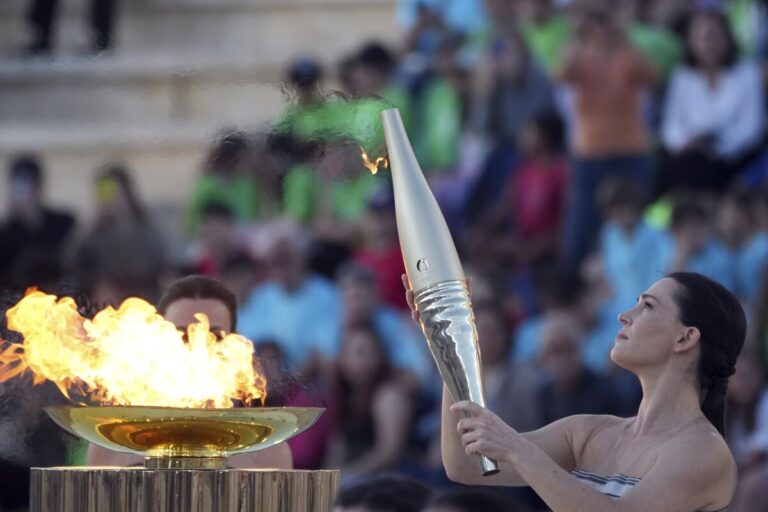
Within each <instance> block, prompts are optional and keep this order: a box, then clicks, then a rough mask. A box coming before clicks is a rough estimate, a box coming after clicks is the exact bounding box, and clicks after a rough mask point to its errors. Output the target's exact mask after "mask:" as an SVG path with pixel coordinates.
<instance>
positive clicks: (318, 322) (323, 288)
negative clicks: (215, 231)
mask: <svg viewBox="0 0 768 512" xmlns="http://www.w3.org/2000/svg"><path fill="white" fill-rule="evenodd" d="M253 245H254V247H253V248H254V250H256V251H260V254H256V256H257V257H262V258H263V260H264V261H265V262H266V265H267V275H268V279H267V281H266V282H264V283H262V284H260V285H258V286H257V287H256V288H254V289H253V291H251V293H250V294H249V296H248V298H247V299H246V301H245V304H244V305H243V306H242V308H241V313H240V318H241V322H240V329H239V332H240V333H242V334H243V335H244V336H246V337H247V338H248V339H251V340H262V339H271V340H274V341H275V342H276V343H277V344H278V345H279V346H280V349H281V350H283V352H284V353H285V355H286V359H287V361H288V365H289V368H291V370H292V371H295V370H298V371H299V373H300V374H304V373H305V372H309V373H313V372H314V371H316V370H318V363H319V362H320V361H322V360H323V359H325V360H330V359H333V358H335V356H336V354H337V353H338V349H339V341H340V332H339V326H340V324H341V316H340V315H341V302H340V298H339V295H338V291H337V290H336V287H335V285H334V284H333V283H331V282H330V281H328V280H326V279H325V278H322V277H319V276H317V275H314V274H312V273H310V272H309V270H308V268H307V257H308V254H307V251H308V248H309V238H308V236H307V234H306V233H305V232H304V231H303V230H302V229H301V228H300V227H298V226H297V225H296V224H294V223H292V222H290V221H287V220H282V221H276V222H274V223H272V224H269V225H267V226H265V227H264V229H263V230H262V232H261V238H258V239H257V240H256V242H255V243H254V244H253Z"/></svg>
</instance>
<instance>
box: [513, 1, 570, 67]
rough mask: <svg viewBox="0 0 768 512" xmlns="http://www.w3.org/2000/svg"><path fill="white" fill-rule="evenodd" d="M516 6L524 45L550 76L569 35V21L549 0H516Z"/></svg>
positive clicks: (558, 62)
mask: <svg viewBox="0 0 768 512" xmlns="http://www.w3.org/2000/svg"><path fill="white" fill-rule="evenodd" d="M515 3H516V4H517V5H516V11H517V12H516V14H517V20H518V24H519V26H520V29H521V31H522V33H523V36H524V37H525V42H526V44H527V45H528V46H529V47H530V49H531V53H533V55H534V56H535V57H536V60H537V61H538V62H539V64H540V65H541V66H542V67H543V68H544V69H545V70H546V71H547V72H548V73H553V72H554V71H555V70H556V69H557V66H558V65H559V64H560V60H561V58H562V50H563V48H564V47H565V45H566V44H567V42H568V37H569V36H570V27H569V26H568V20H567V19H566V17H565V16H563V15H562V14H561V13H558V12H557V11H556V9H555V6H554V5H553V3H554V2H552V0H517V1H516V2H515Z"/></svg>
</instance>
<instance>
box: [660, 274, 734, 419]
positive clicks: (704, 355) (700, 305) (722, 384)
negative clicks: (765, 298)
mask: <svg viewBox="0 0 768 512" xmlns="http://www.w3.org/2000/svg"><path fill="white" fill-rule="evenodd" d="M667 277H668V278H670V279H673V280H674V281H675V282H676V283H677V285H678V289H677V292H676V293H675V294H674V298H675V303H676V304H677V307H678V309H679V311H680V314H679V318H680V322H682V324H683V325H685V326H689V327H695V328H697V329H698V330H699V332H700V333H701V339H700V340H699V346H700V347H701V349H700V351H701V356H700V359H699V364H698V380H699V384H700V386H701V393H702V403H701V410H702V412H703V413H704V415H705V416H706V417H707V419H708V420H709V421H710V422H711V423H712V425H714V426H715V428H716V429H717V430H718V432H720V434H725V394H726V391H727V389H728V378H729V377H730V376H731V375H733V372H734V371H735V366H736V360H737V359H738V357H739V353H740V352H741V348H742V347H743V346H744V338H745V337H746V333H747V319H746V316H745V314H744V309H743V308H742V307H741V303H740V302H739V299H737V298H736V296H735V295H733V293H731V292H730V291H728V290H727V289H726V288H725V287H724V286H723V285H721V284H719V283H716V282H715V281H713V280H711V279H709V278H707V277H704V276H702V275H701V274H696V273H694V272H675V273H673V274H669V275H668V276H667Z"/></svg>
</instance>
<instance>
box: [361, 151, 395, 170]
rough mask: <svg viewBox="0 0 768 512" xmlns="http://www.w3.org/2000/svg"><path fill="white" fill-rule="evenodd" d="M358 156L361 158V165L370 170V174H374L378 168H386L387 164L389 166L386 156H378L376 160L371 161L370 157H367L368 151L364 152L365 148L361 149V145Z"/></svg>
mask: <svg viewBox="0 0 768 512" xmlns="http://www.w3.org/2000/svg"><path fill="white" fill-rule="evenodd" d="M360 156H361V157H362V158H363V165H364V166H365V167H366V168H367V169H368V170H369V171H371V174H376V173H377V172H379V168H383V169H386V168H387V166H389V162H388V161H387V159H386V157H383V156H380V157H378V158H377V159H376V160H374V161H371V159H370V158H369V157H368V153H366V152H365V149H363V146H360Z"/></svg>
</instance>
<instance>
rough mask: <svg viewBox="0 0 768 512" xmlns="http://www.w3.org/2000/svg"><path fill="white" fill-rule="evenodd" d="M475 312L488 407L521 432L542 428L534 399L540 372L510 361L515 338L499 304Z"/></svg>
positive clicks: (482, 306) (479, 306) (482, 304)
mask: <svg viewBox="0 0 768 512" xmlns="http://www.w3.org/2000/svg"><path fill="white" fill-rule="evenodd" d="M474 313H475V324H476V325H477V336H478V340H479V343H480V352H481V353H482V356H483V357H482V361H483V385H484V386H485V393H486V400H487V402H488V408H489V409H491V410H492V411H494V412H495V413H496V414H497V415H498V416H499V417H500V418H502V419H503V420H504V422H505V423H507V424H508V425H510V426H511V427H512V428H514V429H516V430H518V431H520V432H529V431H531V430H535V429H537V428H539V427H540V426H542V425H543V423H542V421H541V418H540V417H539V415H538V413H539V411H538V409H537V404H536V396H535V394H536V389H538V386H539V384H540V381H541V378H540V375H539V373H538V372H537V371H536V370H535V369H534V368H533V366H532V365H528V364H519V363H513V362H510V358H509V352H510V348H511V345H512V336H511V333H510V332H509V328H508V326H507V324H506V321H505V319H504V315H503V313H502V311H501V309H500V307H499V306H498V305H497V304H496V303H494V302H479V303H475V306H474Z"/></svg>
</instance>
